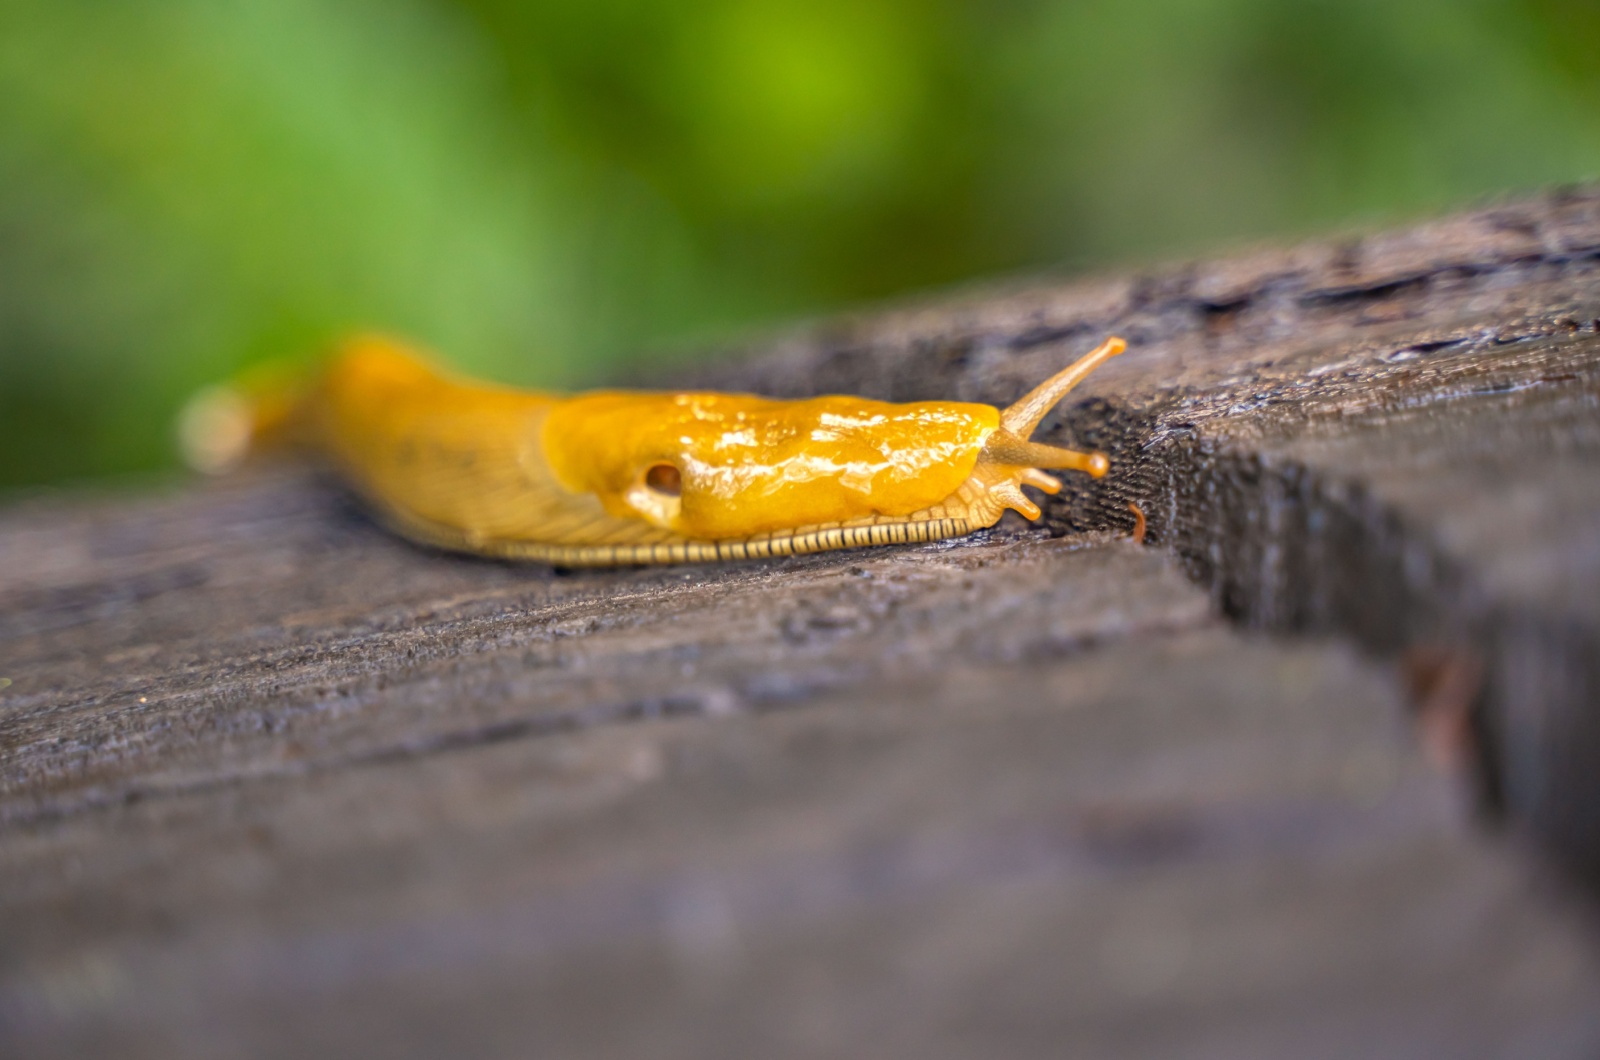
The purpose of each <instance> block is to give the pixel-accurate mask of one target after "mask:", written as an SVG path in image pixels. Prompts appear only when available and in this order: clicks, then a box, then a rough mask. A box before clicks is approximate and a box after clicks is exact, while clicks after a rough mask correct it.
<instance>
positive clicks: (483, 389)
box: [180, 337, 1126, 566]
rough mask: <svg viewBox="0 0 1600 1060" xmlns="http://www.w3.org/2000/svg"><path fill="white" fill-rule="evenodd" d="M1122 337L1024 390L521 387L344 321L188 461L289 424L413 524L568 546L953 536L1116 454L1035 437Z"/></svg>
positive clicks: (238, 401)
mask: <svg viewBox="0 0 1600 1060" xmlns="http://www.w3.org/2000/svg"><path fill="white" fill-rule="evenodd" d="M1125 348H1126V344H1125V343H1124V342H1123V341H1122V340H1121V339H1115V338H1113V339H1107V340H1106V341H1105V342H1104V343H1103V344H1102V345H1101V346H1100V347H1099V348H1098V349H1096V350H1095V351H1094V352H1092V353H1089V354H1087V355H1086V356H1084V357H1082V358H1081V359H1079V360H1078V361H1077V362H1076V363H1074V364H1072V365H1071V366H1070V367H1068V368H1066V369H1065V370H1063V371H1062V372H1060V373H1059V374H1057V375H1055V376H1053V377H1052V378H1050V379H1048V380H1046V381H1045V382H1044V383H1043V384H1041V385H1040V386H1039V387H1038V388H1036V389H1035V390H1033V391H1032V392H1031V393H1029V394H1027V395H1026V396H1025V397H1023V398H1022V399H1021V400H1020V401H1018V402H1017V403H1016V404H1014V405H1012V406H1010V407H1009V408H1007V409H1004V410H1000V409H996V408H994V407H993V406H991V405H979V404H971V403H966V402H954V401H919V402H912V403H909V404H891V403H888V402H883V401H871V400H868V399H866V398H858V397H842V396H828V397H816V398H805V399H801V400H796V401H776V400H771V399H768V398H761V397H755V396H753V395H749V394H719V393H702V392H688V393H645V392H630V391H597V392H593V393H587V394H578V395H573V396H564V395H558V394H547V393H538V392H531V391H518V390H512V389H508V388H504V387H498V386H493V385H488V384H484V383H477V382H471V381H468V380H465V379H459V378H456V377H453V376H451V375H448V374H445V373H443V372H441V371H440V370H438V369H436V368H434V367H433V366H431V365H430V364H429V363H428V362H427V361H426V360H424V359H423V358H422V357H420V356H419V355H418V354H416V353H414V352H412V351H411V350H409V349H407V348H406V347H404V346H403V345H401V344H399V343H396V342H394V341H392V340H389V339H384V338H377V337H362V338H357V339H354V340H351V341H350V342H348V343H346V344H345V345H344V346H343V347H342V348H341V349H340V350H339V351H338V352H337V353H336V354H335V356H334V357H333V358H332V359H330V360H329V361H328V363H327V364H326V366H325V367H324V368H323V369H322V370H321V372H320V374H319V376H318V377H317V378H316V379H315V380H314V381H313V382H311V383H309V384H308V385H298V386H296V385H292V384H288V383H285V382H284V381H282V380H276V381H273V380H269V381H266V382H261V381H258V382H256V383H255V384H253V385H249V384H247V385H245V386H243V387H231V388H228V387H225V388H214V389H212V390H209V391H205V392H202V393H201V394H199V395H197V396H196V397H195V399H193V400H192V401H191V402H190V404H189V406H188V407H187V408H186V409H185V411H184V413H183V415H182V417H181V419H180V435H181V438H182V441H183V444H184V449H185V453H186V455H187V457H188V458H189V461H190V463H191V464H193V465H195V466H197V467H200V468H202V469H206V470H220V469H222V468H224V467H227V466H230V465H231V464H232V463H234V462H236V461H237V459H238V458H239V457H240V456H242V455H243V454H244V452H245V451H246V450H247V449H249V448H250V447H251V446H252V445H254V444H258V443H260V442H262V441H265V440H270V439H272V438H291V439H293V440H296V441H298V442H300V443H302V444H307V445H310V446H312V447H313V448H315V449H317V450H319V451H320V452H322V453H323V454H325V455H326V456H327V457H329V458H331V460H332V462H333V463H334V465H335V466H336V467H337V468H338V470H339V471H340V472H341V473H342V475H343V476H344V477H345V478H346V479H347V480H348V481H349V482H350V484H351V485H352V486H353V487H354V488H355V489H356V490H357V491H358V492H359V493H361V494H362V495H363V496H364V497H365V498H366V499H367V500H368V501H369V502H370V503H371V504H372V505H373V507H374V508H375V509H376V510H377V511H378V513H379V514H380V515H381V516H382V517H383V518H384V519H385V521H387V522H388V523H389V524H390V525H392V526H393V527H394V528H395V529H396V530H398V531H399V532H400V533H402V534H404V535H405V536H407V537H410V538H413V539H415V540H418V541H421V542H425V543H427V544H431V545H437V546H442V547H444V548H448V549H454V550H458V551H463V552H473V553H478V554H483V555H491V556H501V557H508V558H515V559H528V560H536V561H541V562H545V563H552V564H556V565H559V566H610V565H619V564H636V563H682V562H695V561H705V560H723V559H747V558H753V557H762V556H782V555H789V554H791V553H806V552H821V551H825V550H828V549H837V548H854V547H859V546H864V545H885V544H899V543H904V542H912V541H932V540H936V539H939V538H947V537H955V536H958V535H960V534H965V533H968V532H970V531H972V530H977V529H980V528H982V527H986V526H993V525H994V524H995V523H996V522H997V521H998V520H999V519H1000V516H1001V514H1002V513H1003V512H1004V511H1005V510H1006V509H1007V508H1011V509H1013V510H1015V511H1018V512H1021V513H1022V514H1023V515H1024V516H1026V517H1027V518H1029V519H1037V518H1038V517H1039V514H1040V513H1039V508H1038V506H1037V505H1035V504H1034V503H1033V502H1032V501H1030V500H1029V499H1028V498H1027V496H1026V495H1024V494H1023V492H1022V490H1021V488H1020V487H1022V486H1035V487H1037V488H1039V489H1042V490H1044V491H1045V492H1047V493H1055V492H1057V491H1058V490H1059V489H1060V488H1061V483H1060V482H1059V481H1058V480H1057V479H1055V478H1054V477H1053V476H1051V475H1047V474H1045V473H1044V470H1043V469H1046V468H1048V469H1066V470H1072V471H1083V472H1086V473H1088V474H1089V475H1092V476H1094V477H1095V478H1099V477H1100V476H1102V475H1104V474H1105V473H1106V471H1107V469H1108V467H1109V464H1108V462H1107V460H1106V458H1105V456H1104V455H1102V454H1100V453H1080V452H1075V451H1073V450H1070V449H1058V448H1055V447H1054V446H1048V445H1041V444H1039V443H1036V442H1031V441H1029V440H1028V436H1029V435H1031V434H1032V433H1033V430H1034V428H1035V427H1036V426H1037V425H1038V423H1039V421H1040V420H1041V419H1043V418H1044V415H1045V413H1047V412H1048V411H1049V410H1050V409H1051V408H1052V407H1054V406H1055V404H1056V403H1057V402H1058V401H1060V400H1061V398H1062V397H1063V396H1065V395H1066V393H1067V392H1068V391H1069V390H1071V389H1072V388H1073V387H1074V386H1076V385H1077V383H1078V382H1079V381H1080V380H1082V379H1083V378H1084V377H1085V376H1087V375H1088V374H1089V373H1090V372H1092V371H1093V370H1094V369H1095V368H1096V367H1097V366H1098V365H1100V364H1101V363H1102V362H1103V361H1105V360H1106V359H1107V358H1109V357H1113V356H1115V355H1117V354H1119V353H1121V352H1122V351H1123V349H1125Z"/></svg>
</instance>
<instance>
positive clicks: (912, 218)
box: [0, 0, 1600, 486]
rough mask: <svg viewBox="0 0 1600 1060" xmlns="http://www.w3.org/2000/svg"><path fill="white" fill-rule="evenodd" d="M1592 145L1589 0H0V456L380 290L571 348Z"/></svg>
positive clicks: (592, 360) (764, 316)
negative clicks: (1077, 0)
mask: <svg viewBox="0 0 1600 1060" xmlns="http://www.w3.org/2000/svg"><path fill="white" fill-rule="evenodd" d="M1597 174H1600V5H1597V4H1595V3H1594V2H1593V0H1091V2H1077V3H1071V2H1063V0H1055V2H1047V0H987V2H981V0H967V2H957V0H943V2H941V0H916V2H913V0H704V2H683V0H678V2H672V0H546V2H542V3H533V2H521V3H519V2H513V0H119V2H110V0H0V486H17V485H22V484H30V483H43V482H51V481H59V480H62V479H66V478H75V477H80V476H87V475H102V474H107V473H118V472H127V471H133V470H138V469H146V468H153V467H160V466H163V465H167V464H170V463H172V461H173V449H172V443H171V420H172V416H173V413H174V410H175V409H176V408H177V407H178V405H179V404H180V403H181V402H182V400H183V398H184V397H185V396H186V395H187V394H188V393H189V392H191V391H192V390H193V389H194V388H195V387H197V386H199V385H201V384H204V383H206V382H210V381H214V380H217V379H219V378H223V377H226V376H228V375H230V374H232V373H234V372H236V371H237V370H239V369H240V368H241V367H242V366H244V365H247V364H250V363H252V362H255V361H259V360H262V359H265V358H274V357H283V356H310V355H312V354H313V353H314V352H315V351H316V350H317V349H318V348H319V347H321V346H322V345H323V344H325V343H326V342H327V341H329V339H330V338H331V337H334V336H337V335H338V334H340V333H341V332H343V331H346V330H348V329H351V328H354V327H362V326H376V327H381V328H385V329H389V330H393V331H398V332H402V333H405V334H409V335H412V336H416V337H418V338H420V339H421V340H423V341H425V342H427V343H430V344H432V345H434V346H436V347H437V348H439V349H440V350H441V351H442V352H443V353H444V354H445V355H446V356H447V357H448V358H449V359H451V360H452V361H454V362H456V363H457V364H460V365H462V366H464V367H466V368H469V369H471V370H473V371H477V372H481V373H486V374H491V375H494V376H496V377H499V378H503V379H506V380H511V381H516V382H521V383H531V384H544V385H553V386H568V385H576V384H582V383H584V382H586V381H595V380H601V379H607V378H610V379H615V378H616V377H618V375H619V374H621V373H622V372H624V371H625V368H626V365H627V363H628V362H629V361H631V360H635V359H638V358H643V357H663V356H680V355H683V353H684V351H690V350H692V349H693V348H695V346H696V345H697V344H699V345H703V344H706V343H708V342H713V341H716V340H717V338H718V337H719V336H726V335H728V334H730V333H733V332H735V331H742V330H747V329H749V328H752V327H756V326H759V325H761V324H763V323H764V322H771V321H777V320H781V319H784V318H790V317H794V316H798V315H803V314H811V313H817V312H823V311H828V310H832V309H836V308H838V307H841V306H845V305H850V304H857V303H861V302H863V301H865V300H870V299H873V298H878V297H881V296H885V295H891V294H894V293H896V292H902V291H907V290H911V289H916V288H926V287H929V286H933V285H939V284H948V283H951V282H953V281H959V280H963V279H966V278H969V277H974V276H981V275H994V274H999V273H1007V272H1015V271H1018V270H1025V269H1036V268H1050V269H1056V270H1060V269H1085V268H1095V267H1102V266H1105V265H1107V264H1112V263H1117V262H1125V261H1128V260H1144V259H1149V258H1153V257H1157V256H1160V255H1166V254H1174V253H1177V254H1183V253H1192V252H1194V251H1196V250H1198V249H1201V248H1204V247H1208V246H1216V245H1219V244H1225V243H1233V242H1238V241H1241V240H1254V239H1259V238H1261V237H1264V236H1269V235H1281V234H1290V235H1292V234H1300V233H1303V232H1307V231H1312V230H1317V229H1323V228H1328V227H1334V226H1344V225H1350V224H1367V223H1373V222H1384V221H1392V220H1397V219H1401V218H1405V217H1408V216H1414V215H1417V214H1420V213H1427V212H1432V211H1436V210H1438V209H1441V208H1444V207H1447V206H1450V205H1452V204H1457V203H1461V202H1463V201H1469V200H1471V199H1473V198H1475V197H1479V196H1482V195H1484V194H1485V193H1490V192H1496V191H1501V190H1508V189H1519V188H1530V187H1534V186H1538V185H1543V184H1548V183H1551V182H1559V181H1570V180H1576V179H1583V178H1588V177H1593V176H1595V175H1597Z"/></svg>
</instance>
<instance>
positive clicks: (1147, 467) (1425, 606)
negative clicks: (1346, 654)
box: [1047, 398, 1600, 886]
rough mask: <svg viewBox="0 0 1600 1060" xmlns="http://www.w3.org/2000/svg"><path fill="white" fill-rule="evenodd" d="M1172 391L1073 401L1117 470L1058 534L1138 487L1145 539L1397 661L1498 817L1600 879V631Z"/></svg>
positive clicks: (1263, 620) (1074, 500)
mask: <svg viewBox="0 0 1600 1060" xmlns="http://www.w3.org/2000/svg"><path fill="white" fill-rule="evenodd" d="M1176 403H1177V400H1176V399H1175V398H1174V399H1172V400H1171V401H1170V402H1168V403H1166V404H1165V405H1157V406H1153V407H1150V408H1146V409H1143V410H1139V409H1133V408H1127V407H1119V406H1115V405H1112V404H1110V403H1104V402H1102V403H1099V404H1098V405H1096V406H1093V407H1090V406H1083V407H1080V408H1078V409H1075V410H1073V412H1072V413H1071V414H1070V415H1069V426H1070V428H1071V429H1070V430H1069V432H1067V433H1070V434H1071V435H1073V436H1075V437H1077V438H1078V439H1080V440H1084V441H1087V442H1088V443H1089V444H1093V445H1096V446H1097V447H1099V448H1102V449H1105V450H1106V451H1108V452H1110V453H1112V454H1113V465H1114V467H1116V468H1117V470H1116V471H1115V472H1114V474H1113V476H1112V477H1111V478H1109V479H1107V480H1106V482H1105V483H1103V484H1102V485H1101V486H1099V487H1095V488H1087V489H1080V490H1078V491H1076V492H1069V493H1068V494H1066V495H1064V496H1063V497H1062V498H1060V499H1058V500H1057V502H1056V503H1055V504H1054V505H1053V506H1052V507H1051V508H1050V509H1049V511H1048V512H1047V519H1048V520H1050V525H1051V526H1052V529H1053V530H1054V532H1057V533H1069V532H1081V531H1083V530H1089V529H1105V528H1115V529H1125V528H1126V526H1127V525H1128V524H1129V522H1130V521H1131V516H1130V513H1129V512H1128V510H1127V503H1128V502H1129V501H1135V502H1136V503H1138V504H1139V505H1140V507H1141V508H1142V510H1143V512H1144V514H1145V516H1146V518H1147V520H1148V527H1149V530H1148V534H1149V536H1148V538H1147V540H1148V542H1149V543H1151V544H1153V545H1158V546H1162V547H1167V548H1170V549H1171V550H1172V551H1173V552H1175V553H1176V554H1177V556H1178V557H1179V558H1180V560H1181V561H1182V563H1183V565H1184V566H1185V568H1186V570H1187V572H1188V573H1189V575H1190V576H1191V577H1192V578H1193V579H1194V580H1195V581H1197V582H1198V583H1199V584H1201V585H1202V586H1204V587H1205V588H1206V590H1207V591H1208V592H1209V593H1210V595H1211V598H1212V600H1213V602H1214V604H1215V606H1216V607H1217V608H1218V610H1219V611H1220V612H1221V613H1222V614H1224V615H1226V616H1227V617H1228V618H1229V619H1230V620H1231V621H1233V622H1235V623H1237V624H1238V625H1240V626H1242V627H1244V628H1246V629H1250V630H1257V631H1261V632H1266V633H1269V634H1276V635H1296V636H1298V635H1334V636H1340V637H1346V638H1349V639H1351V640H1353V641H1354V642H1355V643H1356V644H1358V645H1359V646H1360V647H1361V648H1362V649H1363V650H1364V651H1365V652H1367V653H1369V654H1371V655H1373V656H1375V657H1377V658H1380V659H1382V660H1385V661H1387V662H1389V663H1392V664H1393V665H1395V666H1396V669H1397V672H1398V673H1400V674H1401V676H1402V678H1403V679H1404V680H1405V681H1406V683H1407V684H1408V685H1409V686H1410V691H1411V693H1412V696H1413V703H1414V705H1415V706H1416V707H1417V709H1418V711H1419V718H1418V723H1419V726H1420V725H1423V724H1425V723H1426V724H1442V725H1446V726H1452V727H1453V728H1452V730H1451V731H1452V732H1453V736H1452V738H1453V739H1454V740H1456V741H1457V747H1456V750H1457V751H1458V752H1459V753H1460V755H1461V759H1462V761H1461V762H1460V764H1461V765H1463V766H1465V767H1466V772H1467V774H1468V776H1469V777H1470V778H1471V781H1472V788H1473V791H1474V793H1475V795H1476V803H1477V807H1478V809H1479V810H1480V811H1481V812H1482V815H1483V816H1484V818H1485V819H1486V820H1489V821H1505V822H1508V823H1510V824H1512V825H1513V826H1514V827H1517V828H1518V829H1521V830H1523V831H1525V832H1527V833H1528V834H1531V835H1532V836H1533V837H1534V838H1535V839H1536V841H1538V842H1539V843H1540V844H1541V846H1542V847H1543V848H1544V849H1545V850H1546V851H1548V852H1549V853H1551V854H1552V855H1553V856H1554V859H1555V860H1556V861H1557V862H1559V863H1561V864H1563V865H1565V866H1566V867H1567V868H1568V869H1570V870H1573V871H1575V873H1576V874H1577V875H1578V876H1580V877H1581V878H1583V879H1585V880H1587V881H1588V883H1589V884H1590V885H1591V886H1594V885H1600V835H1597V834H1596V829H1595V828H1594V826H1593V816H1594V815H1593V807H1595V806H1597V805H1600V770H1597V769H1596V768H1595V763H1596V762H1600V715H1597V712H1596V711H1595V709H1594V708H1595V705H1596V704H1597V703H1600V631H1597V630H1595V629H1593V628H1591V627H1590V626H1588V625H1586V624H1584V623H1583V622H1582V621H1580V620H1578V619H1575V618H1567V617H1561V616H1555V617H1552V616H1550V615H1546V614H1542V613H1537V612H1534V611H1532V610H1530V609H1527V608H1525V607H1518V606H1513V605H1509V604H1506V603H1503V602H1501V601H1498V600H1495V599H1493V598H1492V596H1491V595H1490V594H1488V593H1486V592H1485V591H1484V590H1483V589H1482V588H1481V587H1480V586H1479V585H1478V584H1477V583H1476V582H1475V579H1474V577H1473V573H1472V571H1471V570H1469V569H1468V568H1467V567H1466V566H1465V565H1464V564H1462V563H1461V562H1459V561H1458V560H1456V559H1455V558H1453V557H1452V556H1450V555H1449V554H1447V553H1446V552H1445V551H1444V550H1443V549H1442V548H1441V547H1440V546H1439V545H1438V543H1437V542H1435V541H1433V540H1431V539H1430V538H1429V537H1428V536H1427V533H1426V531H1425V530H1423V529H1421V528H1418V527H1416V526H1413V525H1409V524H1408V523H1407V522H1406V520H1405V519H1404V518H1402V516H1401V515H1400V513H1399V512H1397V511H1396V510H1394V509H1393V508H1391V507H1389V506H1388V505H1386V504H1385V503H1384V502H1383V501H1382V500H1381V499H1379V498H1377V497H1375V496H1373V495H1372V494H1371V493H1370V492H1369V491H1368V490H1367V489H1366V488H1365V487H1364V486H1363V484H1362V483H1361V482H1360V481H1358V480H1354V479H1338V478H1335V477H1331V476H1328V475H1326V474H1324V473H1321V472H1319V471H1318V470H1316V469H1313V468H1310V467H1307V466H1305V465H1304V464H1301V463H1298V462H1296V461H1293V460H1285V459H1275V458H1271V457H1268V456H1265V455H1262V454H1260V453H1253V452H1247V451H1237V450H1232V449H1227V448H1223V447H1219V446H1218V445H1216V444H1215V443H1214V442H1212V441H1210V440H1209V439H1207V438H1206V437H1205V436H1204V435H1202V434H1201V433H1200V432H1199V431H1198V430H1196V429H1195V428H1194V425H1192V424H1186V423H1183V422H1180V421H1177V420H1176V419H1172V418H1171V417H1172V414H1173V412H1174V411H1175V409H1174V408H1173V406H1174V405H1176ZM1186 428H1187V429H1186ZM1452 674H1455V675H1458V676H1457V677H1456V678H1451V676H1450V675H1452ZM1441 675H1443V676H1441ZM1452 680H1453V681H1454V684H1453V685H1452V684H1451V683H1450V682H1451V681H1452ZM1428 711H1436V712H1441V713H1442V714H1447V715H1451V716H1448V717H1439V718H1427V717H1422V716H1421V715H1422V714H1424V713H1425V712H1428Z"/></svg>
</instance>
